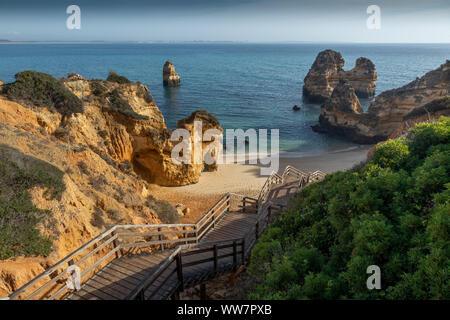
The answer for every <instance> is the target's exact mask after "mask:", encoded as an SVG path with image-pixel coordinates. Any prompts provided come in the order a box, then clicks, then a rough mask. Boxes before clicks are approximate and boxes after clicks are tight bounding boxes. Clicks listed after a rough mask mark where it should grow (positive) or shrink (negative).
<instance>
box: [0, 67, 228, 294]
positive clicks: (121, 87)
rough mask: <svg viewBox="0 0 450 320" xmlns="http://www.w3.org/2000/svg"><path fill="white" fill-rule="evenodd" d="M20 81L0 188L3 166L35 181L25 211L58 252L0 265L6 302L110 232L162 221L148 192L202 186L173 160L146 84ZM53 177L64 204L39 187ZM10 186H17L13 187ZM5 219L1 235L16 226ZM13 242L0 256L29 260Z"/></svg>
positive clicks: (3, 100)
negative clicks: (36, 218) (153, 187)
mask: <svg viewBox="0 0 450 320" xmlns="http://www.w3.org/2000/svg"><path fill="white" fill-rule="evenodd" d="M19 75H20V76H18V80H17V81H16V82H15V83H14V84H6V85H4V86H2V93H1V94H0V179H2V180H1V181H2V182H4V181H3V180H4V179H7V178H8V174H7V175H6V176H5V174H4V172H3V171H2V168H3V167H4V166H5V164H6V165H7V166H8V165H9V166H11V168H17V170H18V171H17V172H18V175H19V176H18V177H21V176H24V172H28V173H27V174H28V175H29V176H30V177H32V180H33V181H34V180H36V183H35V184H34V185H33V187H32V188H29V189H26V190H23V192H24V194H26V195H27V196H26V198H24V199H25V200H26V199H28V195H29V197H30V200H31V201H32V204H31V203H30V204H29V205H28V206H31V205H32V206H36V208H38V209H39V210H42V212H41V211H39V212H41V213H42V219H41V220H40V222H39V223H38V225H37V229H38V230H39V232H40V234H41V235H42V236H43V237H46V238H48V239H50V240H51V242H52V245H51V252H50V254H48V255H45V257H43V256H41V257H35V258H32V257H29V258H25V257H19V258H15V259H8V260H3V261H1V260H0V297H1V296H4V295H7V294H9V293H11V292H12V291H14V290H16V289H17V288H18V287H20V286H21V285H23V284H24V283H26V282H27V281H29V280H31V279H32V278H33V277H34V276H36V275H37V274H39V273H40V272H42V271H43V270H45V268H46V267H48V266H49V265H52V264H53V263H55V262H56V261H57V260H59V259H61V258H62V257H64V256H65V255H66V254H68V253H69V252H72V251H73V250H74V249H76V248H78V247H79V246H80V245H82V244H83V243H85V242H86V241H88V240H89V239H91V238H93V237H95V236H96V235H98V234H99V233H100V232H102V231H104V230H106V229H107V228H108V227H109V226H112V225H115V224H149V223H160V222H161V221H163V222H164V220H163V216H161V214H163V213H164V212H159V211H158V209H157V208H156V207H157V206H155V203H154V200H155V199H154V198H153V197H151V194H150V191H149V189H150V185H149V183H158V184H162V185H170V186H175V185H185V184H189V183H195V182H197V181H198V179H199V176H200V174H201V172H202V170H203V168H204V166H203V165H197V166H196V165H192V164H183V165H178V166H177V165H175V164H174V163H173V162H172V161H171V149H172V147H173V145H174V142H172V141H170V135H171V131H170V130H168V129H167V127H166V125H165V123H164V118H163V116H162V114H161V112H160V111H159V109H158V107H157V106H156V104H155V103H154V101H153V98H152V96H151V94H150V92H149V91H148V89H147V87H146V86H145V85H143V84H140V83H116V82H112V81H102V80H86V79H84V78H82V77H81V76H78V75H72V76H70V77H69V78H67V79H61V80H58V79H54V78H53V77H51V76H49V75H45V74H39V73H35V72H26V73H23V74H19ZM29 83H38V84H39V85H36V86H33V85H30V84H29ZM42 84H45V85H43V86H41V85H42ZM41 88H46V89H45V91H41ZM12 100H15V101H12ZM44 102H45V103H44ZM204 114H205V116H204V117H202V118H200V119H199V118H198V117H196V119H197V120H200V121H202V123H203V124H204V127H205V128H212V127H213V128H217V129H220V130H221V128H220V125H219V123H218V121H217V120H214V121H213V119H215V118H214V117H213V116H212V115H209V114H207V113H204ZM210 120H211V121H210ZM207 145H208V142H205V143H204V144H203V146H205V147H206V146H207ZM42 166H45V168H46V169H45V170H42ZM36 168H37V169H36ZM36 170H37V171H36ZM41 173H42V174H44V175H43V176H42V177H41V176H39V175H40V174H41ZM47 173H51V174H53V173H55V174H56V173H58V179H60V180H61V181H60V182H58V183H61V185H62V186H63V188H62V190H61V193H60V195H59V196H58V197H57V198H53V197H48V196H47V193H48V186H47V185H46V184H45V183H40V182H39V181H43V182H46V181H47V180H49V178H48V177H47ZM24 177H27V176H26V175H25V176H24ZM12 178H13V179H17V177H14V176H12ZM27 179H28V178H27ZM52 181H53V180H52ZM7 182H8V181H7ZM8 183H11V186H12V187H13V186H14V181H9V182H8ZM3 189H4V188H2V189H0V209H2V208H1V204H2V199H3V200H5V199H6V200H8V197H10V196H11V194H12V193H11V192H10V191H9V192H8V190H6V189H5V190H6V193H5V192H4V191H5V190H3ZM4 197H6V198H4ZM155 208H156V209H155ZM38 209H33V210H34V211H36V210H38ZM174 210H175V209H174ZM2 218H3V217H0V226H1V225H2V223H7V224H10V223H12V222H11V221H8V220H5V221H3V220H2ZM8 239H10V240H11V241H10V242H11V243H8V244H7V246H8V248H6V246H5V248H6V249H8V250H10V251H9V252H8V251H2V250H1V249H3V248H1V249H0V257H1V256H2V255H3V256H5V255H6V256H8V254H10V253H11V252H13V251H11V250H18V251H17V252H19V253H20V252H22V251H20V250H22V249H23V248H22V247H21V246H22V245H24V244H23V243H19V240H17V241H18V243H17V244H15V243H13V242H14V241H15V238H12V237H8ZM0 242H1V241H0ZM25 245H26V244H25ZM9 247H11V248H9ZM6 249H5V250H6ZM25 249H27V248H25ZM24 251H25V252H26V250H24ZM0 259H1V258H0Z"/></svg>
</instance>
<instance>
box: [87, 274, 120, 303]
mask: <svg viewBox="0 0 450 320" xmlns="http://www.w3.org/2000/svg"><path fill="white" fill-rule="evenodd" d="M86 286H90V287H92V288H96V290H98V291H100V292H103V293H105V294H107V295H110V296H111V297H113V298H114V299H117V300H121V299H123V297H125V296H126V294H127V293H126V292H125V293H122V290H120V289H121V288H120V287H118V286H116V285H113V283H111V282H109V283H106V284H105V283H104V282H101V281H99V280H96V279H94V278H91V279H89V281H88V282H87V283H86ZM128 291H129V290H127V292H128Z"/></svg>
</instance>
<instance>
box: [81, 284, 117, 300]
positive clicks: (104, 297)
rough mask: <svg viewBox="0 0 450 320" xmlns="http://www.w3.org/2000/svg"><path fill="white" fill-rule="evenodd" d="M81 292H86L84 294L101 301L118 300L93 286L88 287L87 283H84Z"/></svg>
mask: <svg viewBox="0 0 450 320" xmlns="http://www.w3.org/2000/svg"><path fill="white" fill-rule="evenodd" d="M83 290H86V292H88V293H90V294H92V295H94V296H96V297H98V298H99V299H101V300H117V299H118V298H116V297H114V296H112V295H110V294H109V293H106V292H104V291H103V290H102V289H101V288H97V287H95V285H90V284H89V283H88V282H86V283H85V284H84V285H83Z"/></svg>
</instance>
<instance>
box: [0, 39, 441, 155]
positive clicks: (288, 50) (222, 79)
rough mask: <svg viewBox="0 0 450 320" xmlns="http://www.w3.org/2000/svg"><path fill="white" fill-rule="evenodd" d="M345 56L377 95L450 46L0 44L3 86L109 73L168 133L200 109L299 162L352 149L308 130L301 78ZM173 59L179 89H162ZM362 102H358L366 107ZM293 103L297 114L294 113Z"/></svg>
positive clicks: (310, 114)
mask: <svg viewBox="0 0 450 320" xmlns="http://www.w3.org/2000/svg"><path fill="white" fill-rule="evenodd" d="M328 48H330V49H334V50H337V51H339V52H341V53H342V55H343V57H344V59H345V61H346V64H345V68H346V69H350V68H352V67H353V65H354V63H355V60H356V59H357V58H358V57H361V56H364V57H367V58H369V59H371V60H372V61H373V62H374V63H375V66H376V68H377V70H378V83H377V93H380V92H381V91H384V90H387V89H392V88H396V87H399V86H402V85H404V84H406V83H408V82H410V81H412V80H414V79H415V78H416V77H420V76H422V75H423V74H425V73H426V72H427V71H430V70H432V69H435V68H437V67H438V66H439V65H441V64H442V63H444V62H445V60H446V59H450V44H298V43H297V44H244V43H224V44H221V43H182V44H181V43H180V44H162V43H161V44H137V43H136V44H130V43H123V44H117V43H114V44H108V43H105V44H5V45H0V80H2V81H4V82H10V81H13V80H14V75H15V74H16V73H17V72H19V71H22V70H37V71H41V72H47V73H50V74H52V75H54V76H56V77H65V76H66V75H67V73H69V72H76V73H79V74H81V75H82V76H84V77H86V78H102V79H104V78H106V76H107V74H108V71H109V70H110V69H113V70H115V71H117V72H118V73H119V74H122V75H124V76H126V77H127V78H129V79H130V80H133V81H140V82H142V83H145V84H147V85H148V87H149V90H150V92H151V93H152V95H153V97H154V99H155V101H156V104H157V105H158V107H159V108H160V110H161V111H162V113H163V114H164V117H165V119H166V123H167V125H168V127H169V128H174V127H175V126H176V123H177V121H178V120H179V119H181V118H183V117H186V116H188V115H189V114H190V113H191V112H192V111H194V110H197V109H206V110H208V111H209V112H211V113H213V114H215V115H216V116H217V117H218V119H219V121H220V123H221V124H222V126H223V127H224V128H233V129H237V128H241V129H244V130H246V129H248V128H255V129H260V128H265V129H279V130H280V149H281V150H283V151H293V152H296V153H298V154H299V155H306V154H319V153H325V152H330V151H332V150H339V149H345V148H348V147H352V146H355V145H354V144H352V143H349V142H348V141H345V140H343V139H340V138H336V137H330V136H327V135H320V134H317V133H314V132H313V131H312V130H311V125H314V124H316V123H317V120H318V116H319V114H320V106H319V105H313V104H305V103H303V102H302V86H303V79H304V77H305V76H306V74H307V72H308V70H309V68H310V67H311V65H312V63H313V62H314V59H315V57H316V55H317V54H318V53H319V52H320V51H322V50H324V49H328ZM168 58H170V59H171V60H172V62H173V63H174V64H175V67H176V71H177V73H178V74H179V75H180V76H181V83H182V84H181V86H180V87H178V88H164V87H163V86H162V67H163V64H164V62H165V61H166V60H167V59H168ZM368 102H369V101H367V100H365V101H362V103H363V105H364V106H365V107H367V105H368ZM295 104H297V105H299V106H300V107H301V108H302V109H301V111H299V112H294V111H292V107H293V106H294V105H295Z"/></svg>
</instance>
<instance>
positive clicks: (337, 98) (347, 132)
mask: <svg viewBox="0 0 450 320" xmlns="http://www.w3.org/2000/svg"><path fill="white" fill-rule="evenodd" d="M349 83H350V82H348V83H347V84H345V85H344V84H342V85H341V84H340V85H339V86H338V87H337V88H336V89H335V91H336V92H333V94H332V96H331V99H329V100H328V101H327V102H326V103H325V104H324V105H323V106H322V108H321V115H320V117H319V123H320V125H319V126H317V127H315V130H316V131H321V132H333V133H335V134H340V135H344V136H346V137H348V138H349V139H351V140H353V141H355V142H358V143H375V142H379V141H382V140H386V139H387V138H388V137H389V136H391V135H392V134H393V133H394V132H396V131H397V130H399V127H400V126H401V125H405V121H406V120H408V119H409V120H411V119H413V118H415V117H416V118H417V121H419V120H420V118H423V117H425V113H427V116H429V117H433V116H438V115H442V114H446V113H448V96H450V61H449V60H447V61H446V63H444V64H442V65H441V66H440V67H439V68H437V69H435V70H433V71H430V72H428V73H427V74H425V75H424V76H423V77H421V78H417V79H416V80H414V81H412V82H410V83H408V84H407V85H405V86H403V87H401V88H397V89H392V90H388V91H384V92H382V93H381V94H380V95H378V96H377V97H376V98H375V100H374V101H373V102H372V103H371V104H370V106H369V109H368V110H367V112H361V109H360V108H358V107H357V105H358V104H359V102H358V103H356V99H357V97H356V94H354V93H353V90H354V89H353V88H352V86H350V85H349Z"/></svg>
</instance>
